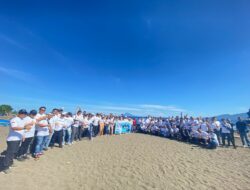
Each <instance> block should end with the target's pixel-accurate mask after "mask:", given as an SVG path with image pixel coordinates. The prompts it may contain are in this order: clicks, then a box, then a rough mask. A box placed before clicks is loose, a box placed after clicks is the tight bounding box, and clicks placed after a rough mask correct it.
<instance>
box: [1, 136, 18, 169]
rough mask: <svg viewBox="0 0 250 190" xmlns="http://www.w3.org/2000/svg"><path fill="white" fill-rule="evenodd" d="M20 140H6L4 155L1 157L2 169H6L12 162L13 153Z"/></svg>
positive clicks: (16, 150) (16, 149) (15, 151)
mask: <svg viewBox="0 0 250 190" xmlns="http://www.w3.org/2000/svg"><path fill="white" fill-rule="evenodd" d="M20 143H21V141H7V150H6V155H5V157H4V159H3V169H8V168H9V167H10V166H11V165H12V164H13V159H14V156H15V154H16V153H17V152H18V150H19V147H20Z"/></svg>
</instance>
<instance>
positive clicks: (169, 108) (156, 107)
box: [140, 104, 186, 112]
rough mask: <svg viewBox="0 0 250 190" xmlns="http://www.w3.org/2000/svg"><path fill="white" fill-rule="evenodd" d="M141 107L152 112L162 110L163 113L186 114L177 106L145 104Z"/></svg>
mask: <svg viewBox="0 0 250 190" xmlns="http://www.w3.org/2000/svg"><path fill="white" fill-rule="evenodd" d="M140 107H142V108H145V109H151V110H161V111H173V112H186V110H184V109H182V108H178V107H176V106H164V105H155V104H143V105H140Z"/></svg>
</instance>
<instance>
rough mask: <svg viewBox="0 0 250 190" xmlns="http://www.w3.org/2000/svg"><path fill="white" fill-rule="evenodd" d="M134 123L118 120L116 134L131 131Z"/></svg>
mask: <svg viewBox="0 0 250 190" xmlns="http://www.w3.org/2000/svg"><path fill="white" fill-rule="evenodd" d="M131 129H132V124H131V123H130V122H128V121H118V122H116V124H115V134H116V135H118V134H123V133H130V132H131Z"/></svg>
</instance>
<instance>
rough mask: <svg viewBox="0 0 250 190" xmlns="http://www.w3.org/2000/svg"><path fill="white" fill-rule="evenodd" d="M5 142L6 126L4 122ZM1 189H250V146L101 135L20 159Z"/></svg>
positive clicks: (0, 142)
mask: <svg viewBox="0 0 250 190" xmlns="http://www.w3.org/2000/svg"><path fill="white" fill-rule="evenodd" d="M0 134H1V138H0V148H1V150H3V149H4V148H5V146H6V145H5V144H6V143H5V136H6V134H7V129H6V128H0ZM16 163H17V167H16V168H13V169H12V172H11V173H10V174H8V175H5V174H3V173H1V174H0V189H3V190H12V189H13V190H14V189H25V190H38V189H46V190H54V189H60V190H71V189H72V190H78V189H80V190H81V189H84V190H85V189H86V190H88V189H93V190H98V189H105V190H112V189H131V190H137V189H138V190H139V189H142V190H143V189H169V190H175V189H183V190H187V189H195V190H196V189H197V190H203V189H227V190H231V189H232V190H237V189H242V190H247V189H250V149H244V148H238V149H237V150H234V149H232V148H219V149H217V150H206V149H202V148H200V147H196V146H193V145H190V144H185V143H181V142H177V141H172V140H168V139H165V138H160V137H154V136H149V135H142V134H126V135H120V136H112V137H104V136H103V137H98V138H96V139H95V140H94V141H92V142H90V141H87V140H84V141H81V142H77V143H76V144H74V145H72V146H70V147H65V148H63V149H59V148H54V149H53V150H49V151H48V152H46V154H45V155H44V156H43V157H41V159H40V160H38V161H34V160H33V159H32V160H28V161H25V162H22V163H20V162H16Z"/></svg>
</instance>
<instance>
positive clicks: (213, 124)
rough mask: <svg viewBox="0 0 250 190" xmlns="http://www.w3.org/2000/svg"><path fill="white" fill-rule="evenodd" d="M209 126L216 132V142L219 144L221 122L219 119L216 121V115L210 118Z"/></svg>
mask: <svg viewBox="0 0 250 190" xmlns="http://www.w3.org/2000/svg"><path fill="white" fill-rule="evenodd" d="M210 128H211V129H212V130H213V131H214V133H215V134H216V136H217V139H218V142H219V145H221V123H220V122H219V121H217V118H216V117H213V118H212V122H211V125H210Z"/></svg>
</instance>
